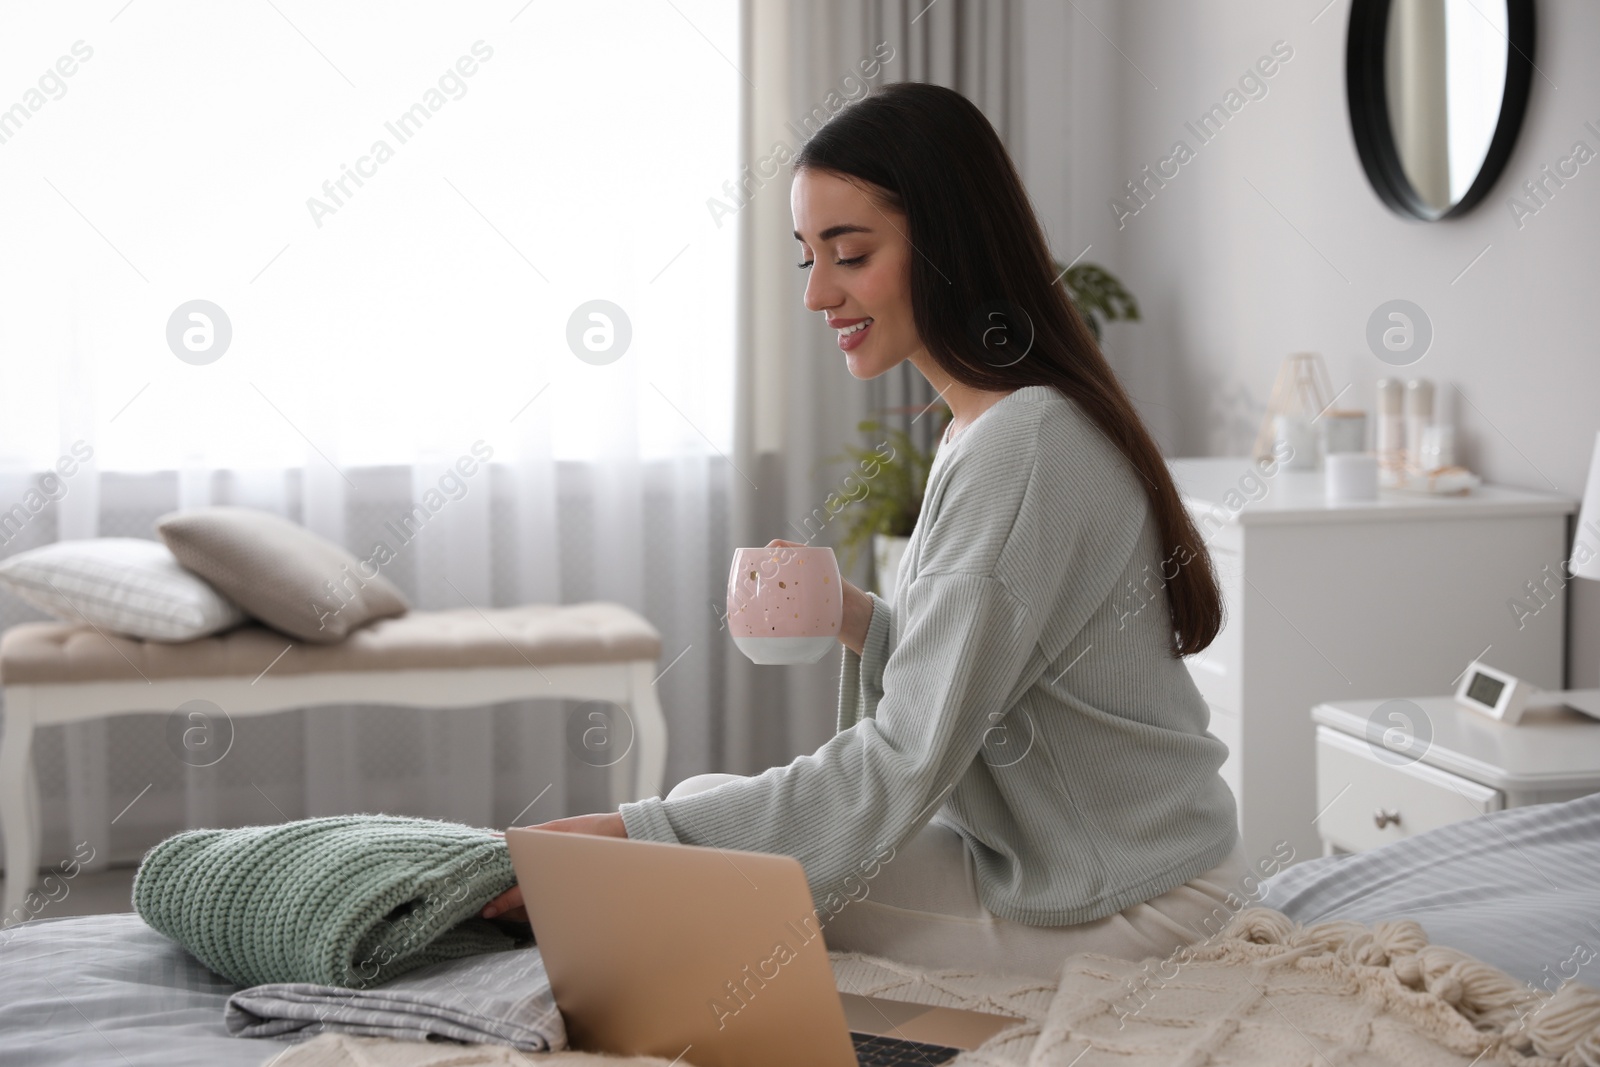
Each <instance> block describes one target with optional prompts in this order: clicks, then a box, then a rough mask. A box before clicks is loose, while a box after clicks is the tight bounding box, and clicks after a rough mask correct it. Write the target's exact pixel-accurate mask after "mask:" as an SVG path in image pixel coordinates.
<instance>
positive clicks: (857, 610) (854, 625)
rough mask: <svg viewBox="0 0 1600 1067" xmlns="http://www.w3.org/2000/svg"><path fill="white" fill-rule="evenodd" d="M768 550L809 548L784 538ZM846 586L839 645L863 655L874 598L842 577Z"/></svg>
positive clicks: (771, 543) (770, 545)
mask: <svg viewBox="0 0 1600 1067" xmlns="http://www.w3.org/2000/svg"><path fill="white" fill-rule="evenodd" d="M766 547H768V548H808V547H810V546H808V545H803V544H801V543H800V542H799V541H785V540H783V539H782V538H776V537H775V538H773V539H772V540H771V541H768V542H767V545H766ZM839 580H840V582H842V583H843V584H844V616H843V620H842V621H841V622H840V623H839V643H840V644H841V645H843V646H844V647H846V648H848V649H849V650H850V651H852V652H854V653H855V654H856V655H858V656H859V655H861V649H862V646H864V645H865V644H866V643H867V628H868V627H869V626H871V625H872V598H871V597H870V596H868V595H867V594H866V593H864V592H862V591H861V589H860V588H858V587H857V586H856V585H855V584H853V583H851V582H849V581H846V580H845V579H844V578H843V577H841V578H840V579H839Z"/></svg>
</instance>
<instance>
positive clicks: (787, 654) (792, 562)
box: [728, 545, 844, 663]
mask: <svg viewBox="0 0 1600 1067" xmlns="http://www.w3.org/2000/svg"><path fill="white" fill-rule="evenodd" d="M842 589H843V583H842V582H841V581H840V577H839V561H838V560H837V559H835V558H834V555H833V549H831V548H809V547H801V548H795V547H791V546H787V545H774V546H772V547H771V548H739V549H735V550H734V553H733V567H732V569H730V570H729V572H728V632H729V633H731V634H732V635H733V643H734V644H735V645H737V646H738V648H739V651H741V652H743V653H744V654H745V655H746V656H749V657H750V660H751V661H752V662H754V663H815V662H817V660H819V659H821V658H822V657H823V656H825V655H827V654H828V650H829V649H830V648H832V647H833V644H834V642H835V641H837V640H838V639H839V627H840V625H841V624H842V623H843V622H844V596H843V593H842Z"/></svg>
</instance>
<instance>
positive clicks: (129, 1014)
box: [0, 913, 284, 1067]
mask: <svg viewBox="0 0 1600 1067" xmlns="http://www.w3.org/2000/svg"><path fill="white" fill-rule="evenodd" d="M235 988H237V987H235V986H234V985H232V984H231V983H229V982H226V981H224V980H223V979H221V978H219V977H217V976H216V975H214V974H212V973H211V972H210V971H208V970H206V969H205V967H203V966H201V965H200V963H199V961H197V960H196V959H195V958H194V957H193V956H191V955H189V953H188V952H186V951H184V950H183V949H182V948H180V947H178V945H177V944H175V943H174V942H171V941H168V940H167V939H166V938H165V937H162V936H161V935H160V934H158V933H156V932H155V931H154V930H152V929H150V927H148V926H146V925H145V923H144V920H143V919H140V918H139V917H138V916H137V915H134V914H131V913H129V914H123V915H92V916H87V917H83V918H62V919H35V920H33V921H32V922H27V923H22V924H20V925H17V926H12V927H9V928H8V929H5V930H0V1065H4V1067H24V1065H26V1067H42V1065H46V1064H48V1065H51V1067H55V1065H58V1064H73V1065H83V1067H100V1065H102V1064H103V1065H105V1067H158V1065H159V1067H202V1065H204V1067H232V1065H234V1064H238V1065H241V1067H245V1065H248V1067H257V1065H258V1064H264V1063H266V1062H267V1060H269V1059H270V1058H271V1057H272V1056H273V1055H275V1054H277V1053H278V1052H281V1051H283V1048H284V1046H283V1044H282V1043H281V1042H278V1041H259V1040H256V1041H251V1040H244V1039H241V1038H237V1037H230V1036H228V1029H227V1027H226V1026H224V1025H223V1022H222V1008H223V1005H224V1004H226V1003H227V1000H228V995H229V994H230V993H232V992H233V991H234V989H235Z"/></svg>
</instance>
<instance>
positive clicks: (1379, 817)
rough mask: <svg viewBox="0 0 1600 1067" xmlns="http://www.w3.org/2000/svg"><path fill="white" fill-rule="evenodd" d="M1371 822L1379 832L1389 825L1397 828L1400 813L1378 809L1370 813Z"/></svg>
mask: <svg viewBox="0 0 1600 1067" xmlns="http://www.w3.org/2000/svg"><path fill="white" fill-rule="evenodd" d="M1372 821H1373V823H1374V824H1376V825H1377V827H1378V829H1380V830H1382V829H1383V828H1384V827H1385V826H1388V825H1390V824H1391V823H1392V824H1394V825H1395V826H1399V825H1400V813H1399V812H1398V811H1384V810H1383V809H1382V808H1379V809H1378V810H1377V811H1375V812H1373V813H1372Z"/></svg>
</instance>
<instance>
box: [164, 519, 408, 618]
mask: <svg viewBox="0 0 1600 1067" xmlns="http://www.w3.org/2000/svg"><path fill="white" fill-rule="evenodd" d="M156 532H157V533H158V534H160V535H161V540H162V541H164V542H166V545H167V547H168V548H170V549H171V550H172V554H173V555H174V556H175V557H177V560H178V562H179V563H181V564H182V565H183V566H185V567H187V568H188V569H189V570H191V571H193V572H194V573H195V574H198V575H199V576H200V577H202V578H204V579H205V580H206V581H208V582H210V583H211V584H212V585H214V586H216V587H217V589H219V590H220V591H221V592H222V594H223V595H224V596H226V597H228V599H230V600H232V601H233V602H234V603H235V604H237V605H239V607H241V608H243V609H244V610H245V611H246V612H247V613H249V614H250V615H253V616H255V617H256V618H257V619H260V620H261V621H262V622H264V623H266V624H267V625H268V626H271V627H272V628H273V629H275V630H281V631H282V632H284V633H286V634H288V635H289V636H291V637H297V638H299V639H300V640H302V641H308V642H310V643H312V644H318V645H331V644H334V643H336V642H338V641H342V640H344V639H345V637H346V636H348V635H349V633H350V631H352V630H354V629H356V628H357V627H359V626H362V625H365V624H366V623H369V622H371V621H373V620H374V619H382V618H387V617H389V616H391V615H403V614H405V612H406V610H407V609H408V608H409V607H410V605H409V604H407V603H406V598H405V596H404V594H402V593H401V592H400V590H399V589H397V588H395V585H394V583H393V582H391V581H389V579H387V578H385V577H383V576H382V575H381V574H378V573H377V572H376V569H375V568H364V567H363V565H362V564H361V563H360V562H359V561H357V559H356V558H355V557H354V556H352V555H351V554H350V553H348V552H346V551H345V550H344V549H342V548H340V547H339V546H338V545H336V544H334V543H333V542H332V541H329V540H327V539H326V538H323V537H318V536H317V535H316V534H314V533H312V532H311V531H310V530H307V529H306V528H305V527H304V526H300V525H298V524H297V523H293V522H290V521H289V520H288V519H285V518H282V517H281V516H278V515H274V514H272V513H271V512H267V511H257V510H255V509H254V508H242V507H227V506H219V507H209V508H194V509H192V510H189V511H178V512H173V513H171V514H169V515H163V516H162V517H161V518H160V519H159V520H157V522H156ZM366 570H372V574H371V575H370V576H369V575H368V574H366V573H365V571H366Z"/></svg>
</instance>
